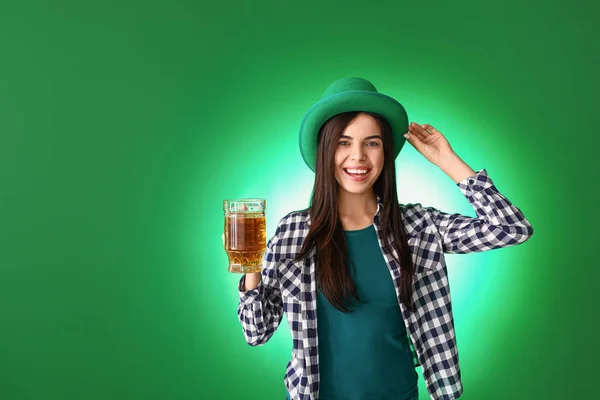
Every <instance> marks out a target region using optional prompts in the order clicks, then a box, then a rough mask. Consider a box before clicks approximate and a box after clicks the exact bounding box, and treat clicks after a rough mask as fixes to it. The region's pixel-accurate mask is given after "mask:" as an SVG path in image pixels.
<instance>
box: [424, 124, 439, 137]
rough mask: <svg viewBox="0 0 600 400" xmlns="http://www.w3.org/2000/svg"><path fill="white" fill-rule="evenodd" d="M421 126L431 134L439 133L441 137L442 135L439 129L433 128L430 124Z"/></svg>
mask: <svg viewBox="0 0 600 400" xmlns="http://www.w3.org/2000/svg"><path fill="white" fill-rule="evenodd" d="M421 126H422V127H423V128H425V129H427V130H428V131H429V132H431V134H434V133H439V134H440V135H441V134H442V133H441V132H440V131H438V130H437V129H435V128H434V127H433V126H431V125H429V124H423V125H421Z"/></svg>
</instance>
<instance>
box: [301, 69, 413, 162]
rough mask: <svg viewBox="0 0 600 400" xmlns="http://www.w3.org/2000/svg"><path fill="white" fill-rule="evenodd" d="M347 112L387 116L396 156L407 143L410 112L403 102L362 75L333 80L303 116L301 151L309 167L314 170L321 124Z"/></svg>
mask: <svg viewBox="0 0 600 400" xmlns="http://www.w3.org/2000/svg"><path fill="white" fill-rule="evenodd" d="M347 111H363V112H371V113H374V114H378V115H380V116H381V117H383V118H385V119H386V120H387V121H388V123H389V124H390V126H391V128H392V135H393V138H394V159H395V158H396V157H397V156H398V154H399V153H400V150H401V149H402V146H404V142H405V141H406V139H404V136H402V135H404V134H405V133H406V132H408V115H407V114H406V110H405V109H404V107H403V106H402V104H400V103H398V102H397V101H396V100H394V99H393V98H391V97H389V96H386V95H384V94H381V93H378V92H377V89H375V86H373V84H372V83H371V82H369V81H367V80H366V79H362V78H354V77H353V78H342V79H338V80H337V81H335V82H333V83H332V84H331V85H329V87H328V88H327V89H326V90H325V93H323V97H322V99H321V100H320V101H319V102H318V103H316V104H315V105H313V106H312V107H311V108H310V110H308V112H307V113H306V115H304V119H303V120H302V124H301V125H300V153H301V154H302V158H303V159H304V162H305V163H306V165H308V167H309V168H310V169H311V170H313V172H314V171H315V164H316V162H317V137H318V135H319V130H320V129H321V126H322V125H323V124H324V123H325V122H326V121H327V120H328V119H329V118H331V117H333V116H334V115H337V114H340V113H343V112H347Z"/></svg>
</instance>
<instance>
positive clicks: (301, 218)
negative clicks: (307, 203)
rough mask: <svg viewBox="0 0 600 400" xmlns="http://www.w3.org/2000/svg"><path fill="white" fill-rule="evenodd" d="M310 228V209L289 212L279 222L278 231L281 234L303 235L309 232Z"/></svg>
mask: <svg viewBox="0 0 600 400" xmlns="http://www.w3.org/2000/svg"><path fill="white" fill-rule="evenodd" d="M309 227H310V214H309V210H308V209H304V210H296V211H290V212H288V213H287V214H286V215H285V216H284V217H283V218H281V220H280V221H279V226H278V231H279V232H280V233H286V232H287V233H288V234H294V235H301V234H303V233H305V231H308V228H309Z"/></svg>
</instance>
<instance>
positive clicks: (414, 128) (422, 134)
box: [408, 122, 431, 141]
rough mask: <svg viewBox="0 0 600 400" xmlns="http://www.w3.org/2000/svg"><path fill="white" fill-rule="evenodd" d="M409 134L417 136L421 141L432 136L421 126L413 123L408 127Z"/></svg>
mask: <svg viewBox="0 0 600 400" xmlns="http://www.w3.org/2000/svg"><path fill="white" fill-rule="evenodd" d="M408 132H409V133H410V134H412V135H414V136H417V137H418V138H419V139H420V140H421V141H423V140H427V137H428V136H430V135H431V134H430V133H429V132H427V130H425V128H423V127H422V126H421V125H419V124H417V123H415V122H411V123H410V125H409V126H408Z"/></svg>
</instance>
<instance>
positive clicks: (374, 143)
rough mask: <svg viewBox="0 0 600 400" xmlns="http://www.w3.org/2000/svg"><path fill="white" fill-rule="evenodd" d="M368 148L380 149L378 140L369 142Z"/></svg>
mask: <svg viewBox="0 0 600 400" xmlns="http://www.w3.org/2000/svg"><path fill="white" fill-rule="evenodd" d="M367 146H369V147H379V142H378V141H376V140H372V141H369V142H367Z"/></svg>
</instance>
